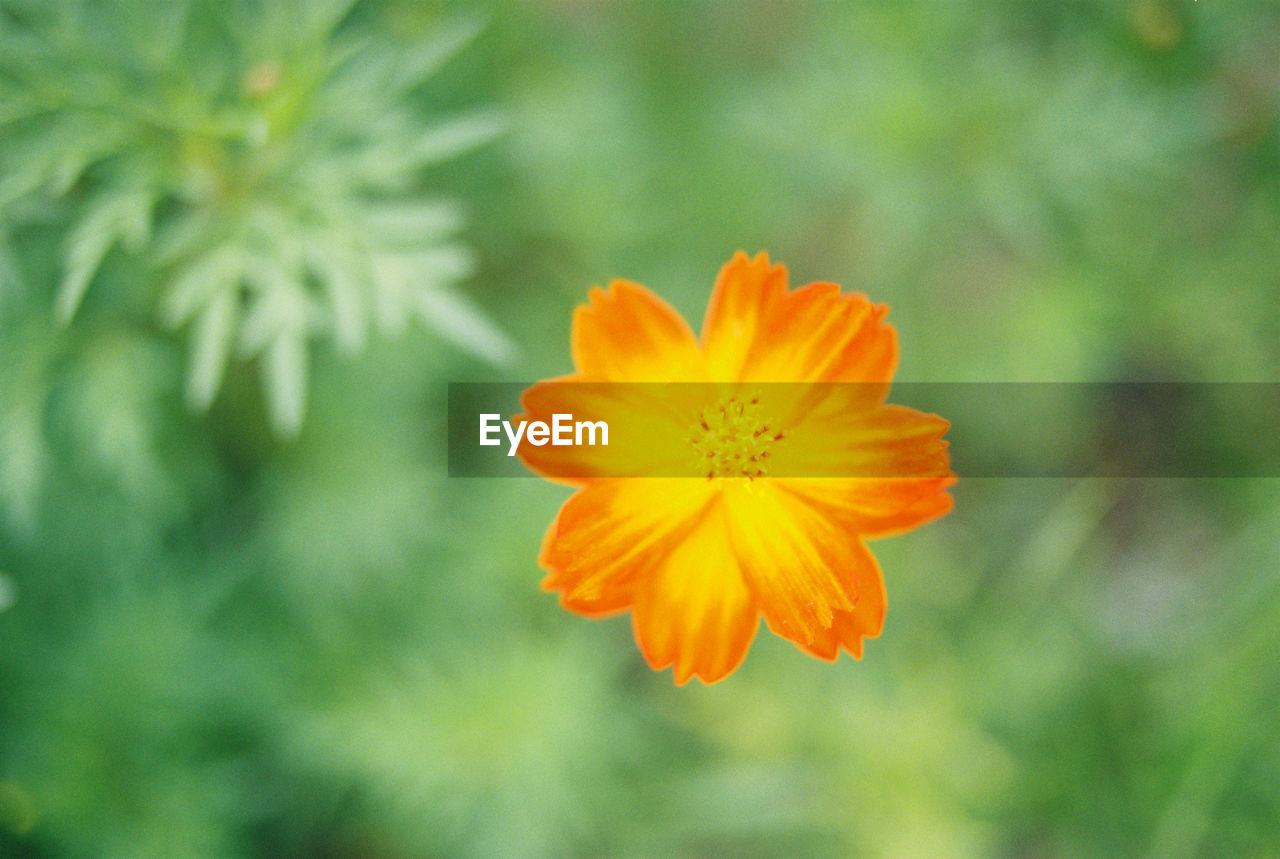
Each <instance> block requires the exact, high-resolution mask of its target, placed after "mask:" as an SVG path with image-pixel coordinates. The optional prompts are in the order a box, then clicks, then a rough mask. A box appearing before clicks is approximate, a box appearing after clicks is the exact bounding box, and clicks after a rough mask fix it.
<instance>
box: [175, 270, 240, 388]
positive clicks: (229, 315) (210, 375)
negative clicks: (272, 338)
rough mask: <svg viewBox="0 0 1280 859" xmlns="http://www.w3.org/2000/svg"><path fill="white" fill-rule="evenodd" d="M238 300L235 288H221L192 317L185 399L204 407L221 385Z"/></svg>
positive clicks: (233, 336) (229, 352) (236, 313)
mask: <svg viewBox="0 0 1280 859" xmlns="http://www.w3.org/2000/svg"><path fill="white" fill-rule="evenodd" d="M239 305H240V301H239V296H238V295H237V294H236V293H235V291H233V290H230V289H224V290H222V291H221V292H220V293H218V294H217V295H215V296H214V297H213V300H211V301H210V302H209V303H208V304H206V305H205V307H204V309H203V310H202V311H201V312H200V315H199V317H198V318H197V319H196V323H195V330H194V331H192V333H191V366H190V368H189V369H188V371H187V403H188V405H190V406H191V408H193V409H196V410H198V411H204V410H205V409H207V408H209V405H210V403H212V402H213V398H214V397H215V396H217V393H218V388H219V387H220V386H221V385H222V376H223V373H224V372H225V370H226V366H227V358H228V357H229V356H230V354H231V342H232V340H234V339H235V328H236V317H237V316H238V314H239V309H240V307H239Z"/></svg>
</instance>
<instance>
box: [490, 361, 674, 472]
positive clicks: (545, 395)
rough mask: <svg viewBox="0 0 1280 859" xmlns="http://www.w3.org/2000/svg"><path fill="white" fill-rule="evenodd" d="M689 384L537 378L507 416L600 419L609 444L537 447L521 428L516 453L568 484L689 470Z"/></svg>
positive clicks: (601, 436) (598, 435) (588, 438)
mask: <svg viewBox="0 0 1280 859" xmlns="http://www.w3.org/2000/svg"><path fill="white" fill-rule="evenodd" d="M695 390H696V386H692V385H658V384H634V385H633V384H618V383H612V382H584V381H582V379H581V377H580V376H562V377H560V378H558V379H549V380H547V381H544V382H538V383H537V384H535V385H533V386H531V387H530V388H528V389H527V390H526V391H525V392H524V393H523V394H522V395H521V397H520V404H521V406H523V407H524V413H523V414H520V415H517V416H516V417H515V418H514V419H513V423H515V424H518V423H521V422H524V421H541V422H543V423H545V424H547V425H548V426H549V427H551V426H554V423H553V421H554V418H555V416H556V415H558V414H561V415H570V416H572V421H573V422H574V423H577V422H580V421H588V422H591V423H596V422H599V421H603V422H604V423H605V424H606V426H607V433H608V436H607V437H608V443H607V444H603V443H583V444H576V443H575V444H572V445H558V444H551V443H548V444H543V445H541V446H538V445H534V444H532V443H530V442H529V440H528V436H527V435H525V436H524V437H523V438H522V439H521V442H520V446H519V447H518V448H517V449H516V454H517V455H518V456H519V457H520V459H521V460H523V461H524V463H525V465H527V466H529V468H531V469H532V470H533V471H535V472H537V473H538V474H541V475H542V476H544V477H547V478H549V479H551V480H559V481H562V482H566V483H570V484H581V483H584V482H586V481H587V480H590V479H594V478H613V477H671V476H674V475H677V474H679V475H692V474H694V473H695V472H694V469H693V465H694V463H695V459H694V457H693V456H692V455H691V453H690V450H689V426H690V425H691V424H692V423H693V422H694V421H695V420H696V414H697V413H696V411H695V410H694V408H693V406H691V405H689V402H697V400H696V394H695V393H694V391H695ZM604 437H605V436H604V433H602V432H599V433H596V434H595V435H594V436H587V435H585V434H584V437H583V440H584V442H588V441H595V442H603V440H604ZM575 438H576V436H575Z"/></svg>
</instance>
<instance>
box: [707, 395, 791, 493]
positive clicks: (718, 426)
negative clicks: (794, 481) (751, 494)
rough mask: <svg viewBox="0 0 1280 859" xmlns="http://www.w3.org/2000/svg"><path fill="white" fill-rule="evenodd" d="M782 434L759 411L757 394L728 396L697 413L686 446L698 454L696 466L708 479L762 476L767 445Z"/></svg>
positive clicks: (765, 469)
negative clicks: (695, 421) (696, 418)
mask: <svg viewBox="0 0 1280 859" xmlns="http://www.w3.org/2000/svg"><path fill="white" fill-rule="evenodd" d="M784 436H785V434H784V433H783V432H782V431H781V430H779V429H778V428H776V427H772V426H770V425H769V423H768V422H767V421H766V420H765V419H764V417H763V416H762V415H761V414H760V396H759V395H758V394H756V395H754V396H751V397H746V398H744V397H737V396H734V397H728V398H725V399H721V400H720V401H719V402H718V403H716V404H715V405H713V406H704V407H703V408H702V410H701V411H700V412H699V413H698V422H697V423H696V424H695V425H694V427H693V435H692V437H691V438H690V439H689V446H690V447H692V448H693V449H694V450H695V451H697V454H698V466H699V468H700V469H701V470H702V471H703V472H704V473H705V474H706V475H707V479H708V480H711V479H713V478H716V477H746V478H748V479H755V478H757V477H764V476H765V474H767V473H768V470H769V449H770V448H771V447H773V445H774V444H776V443H777V442H779V441H781V440H782V439H783V438H784Z"/></svg>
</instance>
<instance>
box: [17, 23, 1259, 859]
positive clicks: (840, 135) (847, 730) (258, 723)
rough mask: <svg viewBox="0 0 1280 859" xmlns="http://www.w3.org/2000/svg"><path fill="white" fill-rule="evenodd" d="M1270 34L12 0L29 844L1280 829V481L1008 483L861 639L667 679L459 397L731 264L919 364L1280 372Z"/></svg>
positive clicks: (936, 529)
mask: <svg viewBox="0 0 1280 859" xmlns="http://www.w3.org/2000/svg"><path fill="white" fill-rule="evenodd" d="M485 21H487V25H485V26H484V27H483V28H480V23H481V22H485ZM469 40H470V41H469ZM464 44H465V45H466V47H465V50H461V49H462V48H463V46H464ZM1277 56H1280V10H1278V9H1277V7H1276V6H1275V4H1274V3H1270V2H1265V0H1234V2H1222V0H1216V2H1215V0H1200V2H1191V0H1123V2H1113V0H1105V2H1104V0H1071V2H1058V3H1049V2H1025V0H988V2H984V3H978V2H976V0H913V2H901V3H889V2H868V3H802V2H794V0H789V2H774V0H740V2H735V3H718V2H685V0H653V2H645V3H610V2H605V0H545V2H540V3H531V2H528V0H493V2H487V3H476V4H470V3H466V4H455V3H448V4H446V3H444V2H417V0H361V2H354V3H348V2H306V3H304V2H301V0H299V2H297V3H291V2H270V0H262V1H261V2H247V0H237V2H232V3H214V2H212V0H207V2H198V0H193V2H190V3H180V2H172V0H162V2H158V3H144V2H140V0H136V2H135V0H111V2H83V3H80V2H72V0H56V2H33V1H32V2H20V0H3V2H0V690H2V691H0V855H6V856H8V855H15V856H62V855H103V856H146V855H155V856H173V855H199V856H217V855H270V856H278V855H322V856H406V855H408V856H418V855H521V854H523V855H564V854H569V855H578V854H581V855H599V854H611V855H688V856H703V855H850V854H856V855H863V854H869V855H948V856H964V855H974V856H988V855H1009V856H1022V855H1035V856H1040V855H1048V856H1055V855H1061V856H1076V855H1095V854H1101V855H1151V856H1160V857H1166V856H1195V855H1240V854H1243V855H1258V856H1267V855H1275V854H1276V853H1277V851H1280V830H1277V825H1276V821H1277V820H1280V787H1277V782H1276V779H1275V773H1276V772H1277V771H1280V744H1278V743H1277V742H1276V739H1275V738H1276V737H1277V736H1280V666H1278V665H1277V662H1276V653H1277V652H1280V640H1278V639H1280V579H1277V577H1276V571H1277V569H1280V563H1278V562H1280V555H1278V554H1277V549H1276V540H1275V535H1276V533H1277V532H1280V485H1277V481H1275V480H1263V479H1256V480H1242V479H1241V480H1216V481H1215V480H1132V481H1103V480H1093V481H1078V482H1073V481H1061V480H967V481H966V480H962V481H961V483H960V484H959V485H958V487H957V488H956V490H955V492H956V496H957V507H956V511H955V512H954V513H953V514H951V516H949V517H948V518H947V519H945V520H943V521H941V522H939V523H937V524H935V525H931V526H929V527H928V528H925V529H923V530H921V531H918V532H915V533H912V534H910V535H905V536H902V537H898V538H894V539H892V540H887V541H882V542H878V543H877V544H876V545H875V547H874V548H875V550H876V553H877V555H878V557H879V558H880V560H881V563H882V565H883V567H884V569H885V573H886V579H887V584H888V589H889V598H890V605H891V608H890V611H889V617H888V621H887V626H886V630H885V634H884V636H883V637H882V638H881V639H880V640H878V641H875V642H872V643H871V644H870V645H869V646H868V648H867V653H866V656H865V658H864V659H863V661H862V662H860V663H855V662H853V661H852V660H848V659H845V660H843V661H842V662H840V663H838V664H836V665H834V666H832V665H826V664H823V663H819V662H816V661H814V660H810V659H808V658H806V657H804V656H802V655H801V654H799V653H798V652H797V651H795V649H794V648H792V647H791V646H790V645H788V644H787V643H786V642H783V641H780V640H778V639H776V638H773V637H771V636H762V637H761V638H760V639H759V641H758V642H757V643H756V645H755V646H754V648H753V650H752V652H751V654H750V655H749V657H748V659H747V661H746V663H745V665H744V666H743V667H742V668H741V669H740V670H739V671H738V672H737V673H736V674H735V675H734V676H732V677H730V678H729V679H728V680H726V681H725V682H723V683H721V684H719V685H717V686H714V687H711V688H703V687H700V686H696V685H695V686H692V687H685V688H681V689H676V688H674V687H673V686H672V685H671V681H670V677H669V675H668V674H661V675H658V674H654V673H652V672H650V671H649V670H648V669H647V668H646V667H645V666H644V664H643V662H642V660H641V657H640V656H639V654H638V653H637V652H636V650H635V646H634V644H633V643H632V641H631V632H630V628H629V624H628V622H627V620H626V619H625V618H617V619H612V620H606V621H599V622H588V621H585V620H583V619H580V618H577V617H574V616H571V615H569V614H566V613H565V612H564V611H563V610H561V609H560V608H559V607H558V606H557V605H556V603H555V600H554V598H552V597H550V596H548V595H545V594H543V593H541V592H540V591H539V590H538V589H537V582H538V580H539V578H540V572H539V571H538V569H537V568H536V563H535V557H536V552H537V547H538V545H539V540H540V538H541V534H542V532H543V530H544V529H545V527H546V525H547V524H548V523H549V522H550V520H551V517H552V516H553V515H554V512H555V510H556V507H557V505H558V504H559V503H561V502H562V501H563V499H564V497H565V494H566V493H565V491H564V490H563V488H559V487H555V486H551V485H547V484H544V483H542V482H539V481H536V480H472V481H465V480H449V479H447V478H446V477H444V463H445V457H444V450H443V438H444V427H445V422H444V416H443V414H442V411H443V409H444V405H445V385H446V382H448V381H450V380H497V379H501V380H511V381H518V380H521V379H531V378H537V377H541V376H546V375H554V374H558V373H562V372H565V371H566V370H567V369H568V368H569V366H570V363H569V355H568V330H569V321H570V314H571V312H572V308H573V307H574V305H575V304H577V303H578V302H580V301H581V300H582V299H583V297H584V296H585V293H586V288H587V286H588V285H589V284H591V283H598V282H602V281H605V280H607V279H608V278H610V277H613V276H625V277H630V278H633V279H636V280H639V281H641V282H644V283H647V284H649V285H651V286H652V287H654V288H655V289H656V290H657V291H658V292H659V293H660V294H662V295H663V296H664V297H665V298H667V299H668V300H669V301H671V302H672V304H673V305H675V306H676V307H677V308H678V309H680V310H681V311H682V312H683V313H684V314H685V315H686V316H687V317H689V318H690V319H692V320H694V321H695V322H696V321H697V320H699V319H700V317H701V313H702V310H703V308H704V307H705V303H706V298H707V294H708V291H709V289H710V285H711V283H712V280H713V278H714V275H715V272H716V270H717V268H718V267H719V265H721V264H722V263H723V262H724V261H725V260H727V259H728V258H729V256H730V255H731V254H732V252H733V251H734V250H736V249H738V248H743V249H745V250H748V251H756V250H760V249H767V250H768V251H769V252H770V253H771V254H772V255H773V256H774V257H775V258H776V259H779V260H782V261H784V262H786V263H787V264H788V265H789V266H790V267H791V270H792V277H793V280H794V281H798V282H804V281H808V280H817V279H824V280H835V281H838V282H840V283H842V284H843V285H844V286H845V287H846V288H849V289H860V290H864V291H866V292H868V293H869V294H871V295H872V296H873V297H874V298H876V299H877V300H883V301H887V302H889V303H890V304H892V306H893V312H892V316H891V319H892V320H893V321H894V322H895V324H896V325H897V327H898V329H899V333H900V335H901V341H902V346H903V356H902V367H901V371H900V377H901V378H904V379H912V380H930V381H934V380H942V381H947V380H968V381H994V380H999V381H1017V380H1035V381H1049V380H1089V381H1108V380H1154V379H1161V380H1197V381H1229V380H1246V379H1247V380H1266V381H1275V380H1276V379H1277V378H1280V269H1277V266H1276V260H1277V259H1280V66H1277V64H1276V62H1275V58H1276V57H1277ZM446 60H448V62H445V61H446ZM477 106H492V107H483V108H479V107H477ZM495 110H501V117H502V121H501V122H500V121H499V118H498V117H499V114H498V113H496V112H495ZM500 127H501V128H506V129H507V133H506V134H505V135H503V136H501V137H499V138H498V139H496V140H494V141H493V142H492V143H490V144H489V145H487V146H484V147H479V148H476V149H475V150H474V151H471V152H468V153H467V154H466V156H465V157H463V158H457V159H452V158H450V156H453V155H456V154H461V153H462V152H463V151H464V150H466V149H469V148H470V147H472V146H473V145H475V144H478V143H480V142H482V141H484V140H488V139H489V138H491V137H493V136H494V135H495V133H496V132H497V131H498V130H499V128H500ZM453 201H461V202H453ZM463 203H465V206H464V205H463ZM464 208H465V210H466V211H467V212H468V213H469V218H468V220H469V224H468V225H467V229H466V241H467V244H468V245H469V247H470V248H472V249H473V251H468V250H467V248H466V247H464V246H463V245H462V244H461V243H460V241H459V239H458V238H457V236H458V235H459V231H460V230H461V228H462V226H463V225H462V212H463V209H464ZM473 253H474V255H473ZM468 276H469V280H468V281H467V283H466V286H465V293H466V294H467V295H469V296H472V297H473V299H474V302H475V306H474V307H473V306H472V304H471V303H469V302H468V301H466V300H464V298H463V291H462V288H461V287H459V286H458V285H457V284H456V282H457V281H459V280H461V279H463V278H464V277H468ZM413 318H418V319H422V320H424V321H426V322H427V323H428V324H429V325H430V327H432V328H434V329H435V332H434V333H428V332H424V331H420V330H418V329H417V328H415V327H413V326H407V325H406V323H407V322H408V321H409V320H410V319H413ZM487 319H493V320H496V323H492V324H491V323H489V322H487V321H486V320H487ZM175 328H181V329H183V331H182V332H181V333H180V334H178V333H175V331H174V330H173V329H175ZM375 331H376V332H378V333H380V334H381V335H384V336H378V337H370V336H369V335H370V334H371V333H372V332H375ZM500 331H501V332H506V334H502V333H500ZM437 334H438V335H443V338H444V339H447V340H452V341H456V342H457V343H460V344H461V345H462V346H464V347H466V349H464V350H458V349H454V348H453V347H451V346H449V345H447V344H445V343H443V342H442V338H441V337H439V336H436V335H437ZM386 335H395V336H386ZM508 337H509V338H510V342H509V341H508V339H507V338H508ZM516 347H518V349H519V352H520V354H521V356H522V359H521V360H522V364H521V366H520V367H519V368H518V370H517V369H510V368H508V369H504V370H502V371H501V372H499V371H498V370H495V369H494V368H493V366H492V365H491V364H487V363H484V362H483V361H481V360H478V359H477V357H478V358H488V359H498V360H501V359H503V358H506V357H509V356H510V355H512V354H513V353H514V352H513V350H514V348H516ZM468 350H469V352H468ZM356 352H358V354H355V353H356ZM236 354H238V355H240V356H242V357H244V358H252V359H255V360H256V361H257V367H256V370H255V368H253V367H251V366H249V365H248V364H247V363H246V362H245V361H235V360H231V358H232V357H233V356H234V355H236ZM472 355H474V356H477V357H472ZM259 379H260V380H259ZM308 380H309V381H308ZM259 387H262V388H263V389H265V391H266V393H267V397H266V402H265V406H264V404H263V401H262V398H261V397H260V396H259V395H258V389H259ZM308 395H309V396H308ZM304 403H305V408H306V420H305V423H304V422H303V420H302V417H303V408H304ZM188 406H195V407H196V413H193V412H192V410H191V409H190V408H188ZM203 409H207V411H201V410H203ZM963 419H964V420H966V421H967V422H968V423H969V424H970V426H969V431H970V432H979V433H980V432H981V430H982V426H981V422H982V416H981V415H965V416H964V418H963ZM975 423H977V424H978V426H976V427H975V426H974V425H973V424H975ZM995 424H996V422H994V421H993V422H992V425H993V426H994V425H995ZM999 425H1000V426H1005V427H1007V426H1008V425H1009V424H1008V421H1007V420H1002V421H1000V422H999ZM1061 431H1062V432H1070V427H1066V428H1063V429H1062V430H1061ZM291 434H294V435H295V437H293V438H292V439H289V440H286V437H288V436H290V435H291ZM1038 441H1039V442H1044V441H1045V440H1043V439H1041V440H1038ZM1008 444H1010V445H1014V444H1016V439H1011V440H1009V441H1008ZM1231 446H1232V440H1231V439H1228V438H1224V439H1223V440H1222V449H1230V448H1231ZM1010 455H1011V456H1015V457H1016V451H1011V453H1010Z"/></svg>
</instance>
